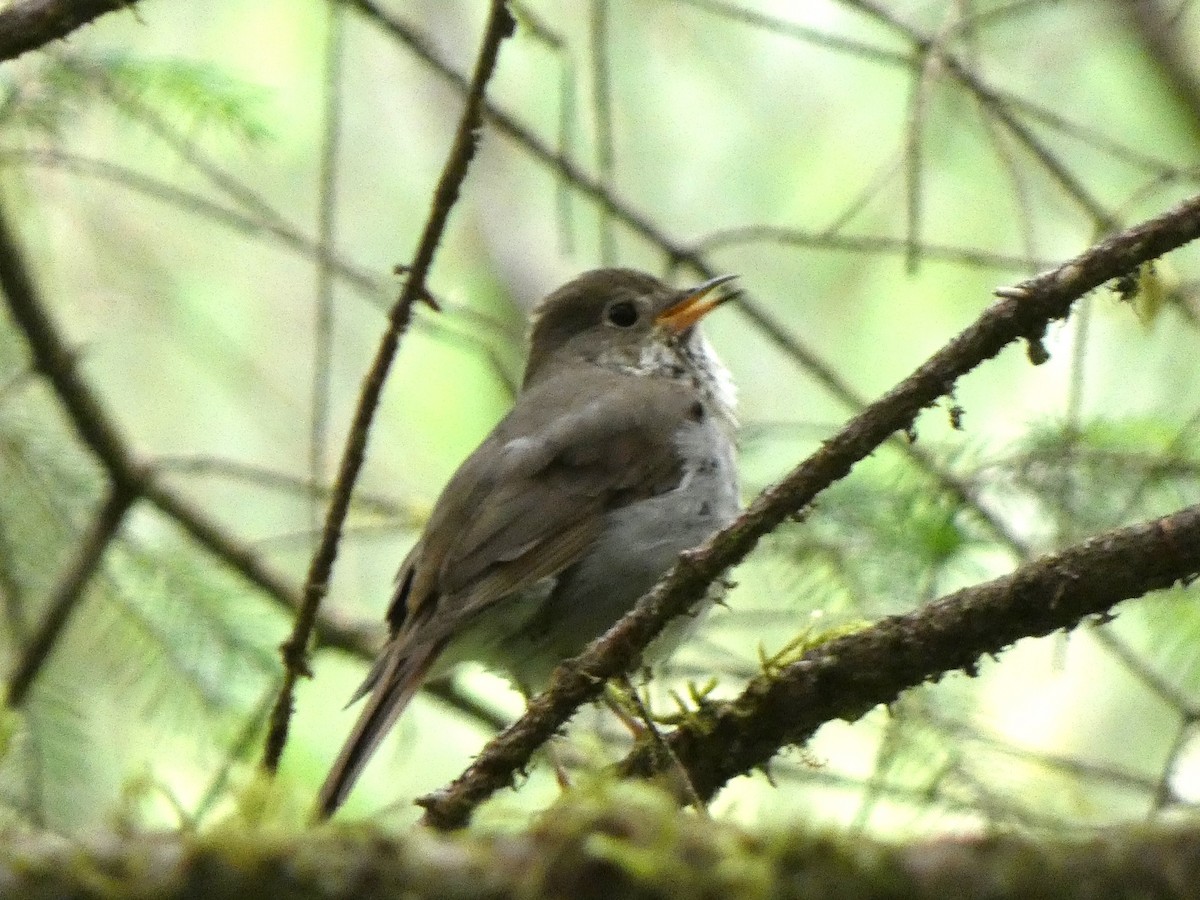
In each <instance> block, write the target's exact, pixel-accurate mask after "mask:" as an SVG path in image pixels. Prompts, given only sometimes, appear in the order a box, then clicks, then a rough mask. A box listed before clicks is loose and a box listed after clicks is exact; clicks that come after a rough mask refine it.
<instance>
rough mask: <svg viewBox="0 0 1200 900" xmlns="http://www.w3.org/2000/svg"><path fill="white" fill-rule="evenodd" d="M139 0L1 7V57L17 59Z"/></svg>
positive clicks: (40, 0) (38, 1) (40, 1)
mask: <svg viewBox="0 0 1200 900" xmlns="http://www.w3.org/2000/svg"><path fill="white" fill-rule="evenodd" d="M134 2H136V0H19V2H17V3H13V4H11V5H10V6H9V7H8V8H7V9H4V10H0V60H6V59H15V58H16V57H18V56H20V55H21V54H22V53H27V52H28V51H30V50H36V49H37V48H38V47H41V46H44V45H45V44H48V43H50V42H51V41H56V40H59V39H60V38H65V37H66V36H67V35H68V34H70V33H71V32H72V31H74V30H75V29H76V28H79V27H80V26H82V25H87V24H88V23H89V22H92V21H94V20H96V19H98V18H100V17H101V16H102V15H104V14H105V13H110V12H116V11H117V10H122V9H125V10H128V9H132V8H133V4H134Z"/></svg>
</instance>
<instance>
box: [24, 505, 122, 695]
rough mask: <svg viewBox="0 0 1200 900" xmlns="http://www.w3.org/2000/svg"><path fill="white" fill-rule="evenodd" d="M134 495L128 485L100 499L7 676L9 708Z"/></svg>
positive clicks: (29, 682) (37, 668) (46, 654)
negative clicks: (42, 614)
mask: <svg viewBox="0 0 1200 900" xmlns="http://www.w3.org/2000/svg"><path fill="white" fill-rule="evenodd" d="M136 499H137V495H136V494H135V493H134V492H133V491H131V490H129V489H128V485H125V486H118V487H116V488H115V489H114V490H113V491H112V493H110V494H109V495H108V499H107V500H105V501H104V505H103V506H102V507H101V508H100V511H99V512H98V513H96V518H95V519H94V520H93V521H92V524H91V526H90V527H89V528H88V530H87V531H86V532H85V533H84V534H83V535H81V536H80V539H79V548H78V550H77V551H76V553H75V557H74V558H73V559H72V560H71V563H70V565H68V566H67V569H66V571H65V572H64V573H63V575H62V578H61V579H60V580H59V582H58V585H57V586H56V587H55V589H54V592H53V594H51V596H50V599H49V600H48V601H47V607H46V612H45V615H44V616H43V618H42V621H41V624H40V625H38V628H37V630H36V631H35V632H34V634H33V637H32V638H31V639H30V641H29V643H28V644H27V645H26V646H25V649H24V650H23V651H22V652H21V657H20V659H19V660H17V664H16V666H14V667H13V672H12V675H10V676H9V679H8V691H7V702H8V706H9V707H11V708H14V709H15V708H16V707H19V706H21V705H22V704H23V703H24V702H25V699H26V697H28V696H29V689H30V688H31V687H33V682H34V679H36V678H37V676H38V673H40V672H41V671H42V667H43V666H44V665H45V663H46V660H47V659H49V658H50V652H51V651H52V650H53V649H54V645H55V644H57V643H58V639H59V637H60V636H61V635H62V633H63V630H64V629H65V628H66V627H67V622H68V621H69V620H70V618H71V614H72V613H74V612H75V609H76V608H77V607H78V606H79V603H80V601H81V600H82V599H83V595H84V590H85V589H86V588H87V585H88V582H89V581H91V578H92V575H93V574H94V573H95V571H96V568H97V567H98V566H99V565H100V560H101V559H102V558H103V557H104V551H105V550H107V549H108V545H109V543H110V542H111V541H112V539H113V537H114V536H115V535H116V533H117V530H118V529H119V528H120V527H121V523H122V522H123V521H125V514H126V513H128V512H129V509H130V507H131V506H132V505H133V503H134V501H135V500H136Z"/></svg>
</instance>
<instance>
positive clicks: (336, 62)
mask: <svg viewBox="0 0 1200 900" xmlns="http://www.w3.org/2000/svg"><path fill="white" fill-rule="evenodd" d="M328 13H329V15H328V25H327V32H326V43H325V137H324V140H323V141H322V143H321V174H320V197H319V199H318V212H317V246H318V247H319V248H320V254H319V255H318V257H317V285H316V310H315V313H316V314H315V320H314V322H313V344H314V346H313V380H312V420H311V421H310V423H309V435H308V454H309V455H308V474H309V479H310V481H311V485H312V494H311V502H312V524H313V528H314V530H315V529H316V528H317V527H318V526H319V522H320V502H321V496H322V495H321V485H322V484H324V482H325V455H326V448H327V442H328V431H329V368H330V358H331V356H332V354H333V274H334V273H333V269H332V267H331V266H330V265H329V255H330V253H331V252H332V246H333V239H334V227H335V220H336V214H337V157H338V145H339V138H340V136H341V130H342V127H341V126H342V122H341V90H342V77H341V76H342V72H341V70H342V35H343V31H344V28H343V25H344V20H345V7H343V6H342V5H341V4H337V3H332V4H330V5H329V7H328Z"/></svg>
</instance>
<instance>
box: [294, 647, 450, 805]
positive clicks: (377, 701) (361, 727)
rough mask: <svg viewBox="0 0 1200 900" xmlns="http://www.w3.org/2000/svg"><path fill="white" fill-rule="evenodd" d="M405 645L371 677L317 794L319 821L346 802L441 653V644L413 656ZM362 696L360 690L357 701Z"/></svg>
mask: <svg viewBox="0 0 1200 900" xmlns="http://www.w3.org/2000/svg"><path fill="white" fill-rule="evenodd" d="M404 643H407V642H401V641H393V644H392V646H391V647H389V648H388V649H387V650H386V651H385V653H384V656H383V657H382V658H381V660H380V661H379V662H377V663H376V665H375V667H373V669H372V673H371V676H369V677H368V680H367V685H369V686H370V691H371V696H370V698H369V699H368V700H367V705H366V706H365V707H363V711H362V713H361V714H360V715H359V717H358V721H357V722H355V723H354V728H353V729H352V730H351V732H350V736H349V737H348V738H346V743H345V745H344V746H343V747H342V751H341V753H339V754H338V757H337V759H336V760H335V761H334V763H333V766H332V767H331V768H330V770H329V774H328V775H327V776H326V777H325V783H324V784H323V785H321V790H320V793H318V794H317V808H316V817H317V819H319V820H321V819H328V818H329V817H330V816H331V815H333V813H334V812H335V811H336V810H337V808H338V807H339V806H341V805H342V803H343V802H344V801H345V799H346V797H347V795H349V793H350V790H351V788H353V787H354V783H355V782H356V781H358V776H359V775H361V774H362V770H363V767H365V766H366V764H367V761H368V760H370V758H371V755H372V754H373V753H374V752H375V750H376V748H377V747H378V746H379V742H380V741H382V740H383V738H384V736H385V735H386V734H387V733H388V731H389V730H391V727H392V725H394V724H395V722H396V719H398V718H399V717H400V714H401V713H402V712H404V709H405V707H406V706H408V704H409V701H411V700H412V698H413V696H414V695H415V694H416V693H417V691H418V690H419V689H420V687H421V684H422V683H423V682H424V681H425V676H426V675H427V674H428V672H429V669H430V667H431V666H432V665H433V663H434V660H436V659H437V657H438V654H439V653H440V652H441V649H442V648H441V645H440V644H439V645H433V646H431V647H427V648H425V649H423V650H422V651H421V652H419V653H414V652H413V651H412V648H411V647H407V646H404V645H403V644H404ZM364 686H366V685H364ZM363 693H364V692H363V691H362V690H361V689H360V691H359V694H358V695H356V697H355V699H357V697H358V696H361V695H362V694H363ZM351 702H353V701H351Z"/></svg>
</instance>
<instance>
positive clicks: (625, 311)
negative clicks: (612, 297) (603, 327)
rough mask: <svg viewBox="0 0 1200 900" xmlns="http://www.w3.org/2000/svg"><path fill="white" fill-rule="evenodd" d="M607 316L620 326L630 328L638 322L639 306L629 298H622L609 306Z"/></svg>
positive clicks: (611, 321)
mask: <svg viewBox="0 0 1200 900" xmlns="http://www.w3.org/2000/svg"><path fill="white" fill-rule="evenodd" d="M605 317H606V318H607V319H608V321H609V324H612V325H616V326H617V327H618V328H630V327H632V326H634V325H636V324H637V320H638V308H637V306H636V305H635V304H633V303H631V302H630V301H628V300H621V301H618V302H617V303H614V304H613V305H612V306H610V307H609V308H608V310H607V312H605Z"/></svg>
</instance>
